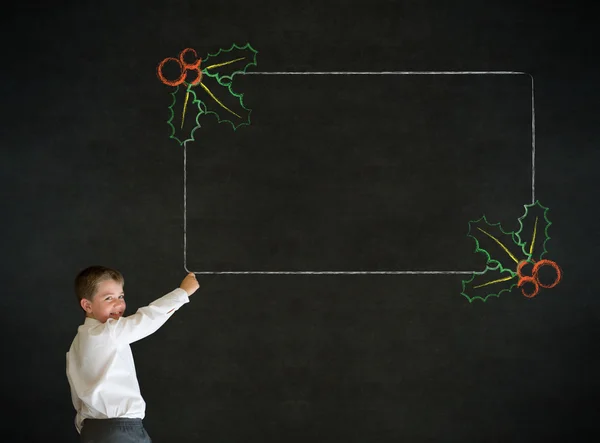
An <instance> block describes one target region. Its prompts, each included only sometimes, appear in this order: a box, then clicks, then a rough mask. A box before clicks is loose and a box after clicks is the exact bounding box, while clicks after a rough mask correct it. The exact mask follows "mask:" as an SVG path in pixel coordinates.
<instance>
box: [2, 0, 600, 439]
mask: <svg viewBox="0 0 600 443" xmlns="http://www.w3.org/2000/svg"><path fill="white" fill-rule="evenodd" d="M582 5H583V3H581V5H580V4H578V3H577V2H574V3H570V4H569V5H568V6H562V7H554V6H548V5H542V4H538V3H537V2H499V1H491V2H474V1H465V2H461V3H459V4H451V3H446V2H441V1H425V2H400V1H398V2H396V1H379V0H378V1H369V2H366V1H357V2H337V1H321V2H277V3H275V2H260V1H258V2H251V3H248V2H234V1H220V2H215V3H212V4H211V3H199V2H192V1H189V0H188V1H171V2H160V1H154V0H152V1H147V2H112V1H106V2H101V3H100V2H85V1H81V2H63V3H61V5H50V4H46V3H44V4H35V3H34V2H21V3H19V4H16V5H14V6H13V8H12V9H10V10H8V9H7V10H6V12H5V13H4V14H3V15H2V25H3V31H4V39H3V56H4V57H3V68H4V69H3V74H2V78H3V82H2V97H3V107H2V116H3V125H2V132H1V137H2V138H1V142H0V145H1V146H2V151H3V159H4V160H3V161H2V163H1V165H2V167H1V170H2V179H3V186H2V191H1V195H2V202H3V217H2V227H3V233H4V241H3V252H4V254H3V266H2V277H3V278H2V282H3V289H4V290H3V291H2V292H3V295H2V297H0V300H1V303H2V305H1V307H2V309H3V312H4V319H3V321H2V323H1V324H2V336H3V337H4V341H3V343H4V346H3V349H4V355H5V359H4V365H3V368H4V377H3V381H2V383H3V384H2V392H3V398H4V403H5V406H6V408H5V409H6V410H5V412H4V415H3V419H2V432H3V438H4V439H6V440H7V441H41V440H46V439H49V438H50V439H57V440H60V441H78V440H77V439H78V436H77V432H76V430H75V427H74V425H73V418H74V410H73V407H72V405H71V402H70V395H69V388H68V384H67V380H66V376H65V360H64V355H65V352H66V350H68V347H69V345H70V342H71V340H72V339H73V336H74V334H75V332H76V328H77V326H78V325H79V324H80V323H81V322H82V321H83V313H82V312H81V309H80V308H78V306H77V304H76V300H75V296H74V294H73V289H72V281H73V278H74V277H75V275H76V273H77V272H78V271H79V270H80V269H82V268H84V267H86V266H88V265H90V264H103V265H106V266H111V267H115V268H117V269H119V270H120V271H122V272H123V274H124V275H125V281H126V284H125V291H126V294H127V299H128V305H129V306H128V311H129V312H130V313H133V312H134V311H135V309H136V308H137V307H141V306H144V305H146V304H148V303H150V302H151V301H152V300H154V299H155V298H157V297H159V296H161V295H163V294H164V293H166V292H168V291H170V290H171V289H173V288H174V287H175V286H177V285H178V284H179V282H180V281H181V279H182V278H183V276H184V275H185V272H186V270H191V271H194V272H197V275H198V279H199V281H200V284H201V289H200V290H199V291H198V293H197V294H195V295H193V296H192V299H191V302H190V304H187V305H185V306H184V307H183V308H182V309H181V310H180V311H179V312H177V314H176V315H175V316H174V317H173V318H172V319H171V320H169V322H168V323H167V324H166V325H165V326H164V327H163V328H161V329H160V330H159V331H157V332H156V333H155V334H153V335H152V336H150V337H148V338H147V339H145V340H142V341H140V342H138V343H135V344H134V345H133V352H134V355H135V358H136V365H137V372H138V379H139V382H140V386H141V390H142V395H143V396H144V398H145V400H146V401H147V410H146V418H145V420H144V421H145V426H146V429H147V430H148V432H149V434H150V435H151V436H152V438H153V441H156V442H174V441H177V442H196V441H227V442H238V441H240V442H241V441H244V442H248V441H262V442H264V441H273V442H282V441H286V442H287V441H290V442H292V441H293V442H307V441H311V442H337V441H340V442H342V441H343V442H364V441H369V442H392V441H394V442H395V441H410V442H429V441H444V442H474V441H476V442H494V441H503V442H504V441H511V442H512V441H514V442H518V441H527V442H537V441H539V442H541V441H544V442H548V441H564V440H573V439H582V437H583V436H584V435H586V434H587V433H590V432H591V431H592V430H593V429H592V426H593V424H594V420H595V417H596V415H597V414H596V407H595V405H596V404H597V400H598V395H599V392H600V391H599V388H598V381H597V376H596V375H597V373H598V369H599V368H600V360H599V358H598V355H597V352H596V351H595V349H596V348H597V346H596V342H597V341H598V338H600V329H599V326H598V325H599V324H600V323H599V322H598V319H599V312H600V310H599V308H600V304H599V301H598V297H597V291H596V289H595V288H594V286H593V280H592V279H591V278H589V276H590V275H593V272H594V271H593V269H592V264H591V263H592V261H591V258H592V254H593V251H594V250H596V249H597V245H598V236H597V232H598V229H597V227H596V225H597V222H596V220H597V209H596V207H595V202H596V200H597V196H598V186H597V183H596V179H595V177H596V175H597V174H595V167H596V165H597V164H598V160H600V159H599V154H598V141H599V130H598V127H597V126H598V125H597V118H596V116H597V115H598V103H599V100H598V99H599V93H598V88H597V85H596V82H597V78H598V75H597V74H598V66H597V61H596V57H595V46H594V42H595V41H596V40H597V31H596V28H597V27H596V26H595V23H594V16H593V14H591V13H590V11H588V10H586V9H585V8H584V7H583V6H582ZM233 44H237V45H240V46H242V45H246V44H250V45H251V46H252V48H254V49H255V50H256V51H258V53H257V58H256V61H257V63H256V66H252V67H251V68H250V69H248V70H247V73H245V74H240V75H236V76H235V77H234V80H233V81H234V84H235V88H237V89H236V90H239V91H240V92H242V93H243V94H244V97H243V98H244V103H245V104H246V105H247V106H248V108H251V109H252V112H251V114H250V115H251V118H250V124H249V125H244V126H240V127H238V128H236V129H235V130H234V129H233V128H232V127H231V125H228V124H227V123H218V121H217V119H216V118H214V116H213V115H204V116H201V118H200V119H199V120H198V121H199V123H200V124H201V127H200V128H199V129H198V130H197V131H196V132H195V133H194V134H195V136H194V140H193V141H189V142H186V143H179V142H178V141H177V140H175V139H173V138H170V137H169V136H170V134H171V132H170V127H169V125H168V124H167V120H168V119H169V118H170V112H169V106H170V105H171V103H172V101H173V97H172V96H171V93H172V92H173V87H170V86H167V85H165V84H163V83H161V81H160V79H159V78H158V77H157V72H156V69H157V66H158V64H159V63H160V62H161V60H163V59H165V58H166V57H177V55H178V54H179V53H180V52H181V51H182V50H184V49H185V48H193V49H194V50H195V51H197V54H198V55H199V56H200V57H206V55H207V54H215V53H216V52H217V51H219V50H220V49H228V48H231V46H232V45H233ZM290 73H298V74H290ZM215 88H216V86H215ZM213 91H215V93H216V92H217V91H219V89H218V88H217V89H214V90H213ZM178 104H181V102H178ZM189 104H190V106H191V105H193V103H192V102H190V103H189ZM189 109H192V108H191V107H190V108H189ZM189 109H188V112H191V111H190V110H189ZM190 115H191V114H190ZM534 201H539V202H540V203H541V204H543V206H544V207H546V208H548V212H547V213H546V215H547V217H548V219H549V221H551V223H552V224H551V225H549V227H548V231H547V234H548V237H550V239H549V240H548V243H547V250H548V254H547V257H548V258H549V259H552V260H554V261H556V262H557V263H558V264H559V265H560V267H561V269H562V271H563V274H562V280H561V281H560V283H559V284H558V285H557V286H556V287H554V288H551V289H546V288H542V289H541V290H540V292H539V293H538V294H537V295H536V296H535V297H531V298H528V297H524V296H523V295H522V293H521V291H520V288H516V287H515V288H513V289H512V290H510V291H506V292H504V293H502V294H500V295H499V296H497V297H489V298H487V299H486V300H485V301H483V300H481V299H479V298H474V299H470V298H469V297H466V296H465V295H463V294H462V292H463V282H464V281H465V280H468V279H469V278H470V276H471V275H472V272H473V271H476V272H482V271H484V270H485V268H486V263H485V261H486V258H485V254H483V253H479V252H476V251H475V249H476V245H475V242H474V240H473V238H471V237H469V236H468V234H469V232H470V231H469V229H470V226H471V228H472V229H476V227H477V226H479V227H482V226H483V225H474V224H471V225H470V224H469V222H475V221H477V220H478V219H480V217H482V216H483V215H485V216H486V220H488V221H489V222H490V224H493V223H501V225H502V227H503V228H505V229H506V230H508V231H511V232H516V231H517V230H518V229H519V222H518V219H519V218H520V217H522V216H523V214H524V210H525V205H531V204H532V203H534ZM540 220H542V219H540ZM540 223H542V222H541V221H540ZM473 232H475V231H473ZM541 235H542V234H541V233H540V236H541ZM544 235H545V234H544ZM509 261H510V259H509ZM483 288H485V287H483Z"/></svg>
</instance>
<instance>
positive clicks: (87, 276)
mask: <svg viewBox="0 0 600 443" xmlns="http://www.w3.org/2000/svg"><path fill="white" fill-rule="evenodd" d="M105 280H114V281H116V282H117V283H120V284H121V285H123V284H124V283H125V279H124V278H123V275H122V274H121V273H120V272H119V271H117V270H116V269H111V268H107V267H105V266H90V267H88V268H85V269H84V270H83V271H81V272H80V273H79V274H77V277H75V295H77V301H79V302H81V300H82V299H84V298H85V299H87V300H89V301H92V299H93V298H94V294H95V293H96V290H97V289H98V284H99V283H101V282H103V281H105Z"/></svg>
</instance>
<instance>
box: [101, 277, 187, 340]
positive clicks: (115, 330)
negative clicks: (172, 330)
mask: <svg viewBox="0 0 600 443" xmlns="http://www.w3.org/2000/svg"><path fill="white" fill-rule="evenodd" d="M189 301H190V299H189V296H188V294H187V292H185V290H183V289H181V288H177V289H175V290H174V291H172V292H169V293H168V294H167V295H164V296H162V297H161V298H159V299H157V300H154V301H153V302H152V303H150V304H149V305H148V306H144V307H143V308H139V309H138V310H137V312H136V313H135V314H133V315H130V316H127V317H121V318H119V319H118V320H115V319H112V318H109V319H108V320H107V321H106V326H107V328H108V330H109V331H110V335H111V336H112V337H113V338H114V339H115V340H117V341H125V342H127V343H133V342H135V341H138V340H140V339H142V338H144V337H147V336H148V335H150V334H152V333H154V332H155V331H156V330H157V329H158V328H160V327H161V326H162V325H163V324H165V322H166V321H167V320H168V319H169V318H171V315H172V314H173V313H174V312H175V311H176V310H177V309H179V308H180V307H181V306H183V305H184V304H185V303H188V302H189Z"/></svg>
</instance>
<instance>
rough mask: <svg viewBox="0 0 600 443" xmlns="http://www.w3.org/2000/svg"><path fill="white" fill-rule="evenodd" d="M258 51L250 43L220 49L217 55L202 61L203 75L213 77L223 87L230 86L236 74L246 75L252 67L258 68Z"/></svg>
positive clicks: (208, 56) (209, 56)
mask: <svg viewBox="0 0 600 443" xmlns="http://www.w3.org/2000/svg"><path fill="white" fill-rule="evenodd" d="M256 54H258V51H256V50H255V49H254V48H253V47H252V46H250V43H246V44H245V45H244V46H238V45H236V44H235V43H234V44H233V45H232V46H231V48H229V49H219V51H218V52H217V53H216V54H208V55H207V56H206V57H205V58H204V59H203V60H202V73H203V74H204V75H205V76H208V77H213V78H215V79H216V80H217V82H219V84H221V85H223V86H230V85H231V83H232V81H233V77H234V76H235V75H236V74H240V73H245V72H246V70H247V69H248V68H250V67H253V66H257V63H256Z"/></svg>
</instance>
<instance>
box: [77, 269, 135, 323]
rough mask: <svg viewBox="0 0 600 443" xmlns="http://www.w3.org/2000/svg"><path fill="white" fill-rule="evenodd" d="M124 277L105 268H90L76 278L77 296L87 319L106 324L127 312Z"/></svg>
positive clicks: (113, 270)
mask: <svg viewBox="0 0 600 443" xmlns="http://www.w3.org/2000/svg"><path fill="white" fill-rule="evenodd" d="M124 284H125V279H124V278H123V275H122V274H121V273H120V272H119V271H117V270H115V269H111V268H107V267H104V266H90V267H89V268H86V269H84V270H83V271H81V272H80V273H79V274H77V277H75V294H76V295H77V299H78V300H79V304H80V305H81V308H82V309H83V310H84V311H85V313H86V317H91V318H95V319H96V320H98V321H99V322H102V323H104V322H106V320H108V319H109V318H114V319H115V320H117V319H119V318H120V317H121V316H122V315H123V313H124V312H125V307H126V305H125V294H124V293H123V285H124Z"/></svg>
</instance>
